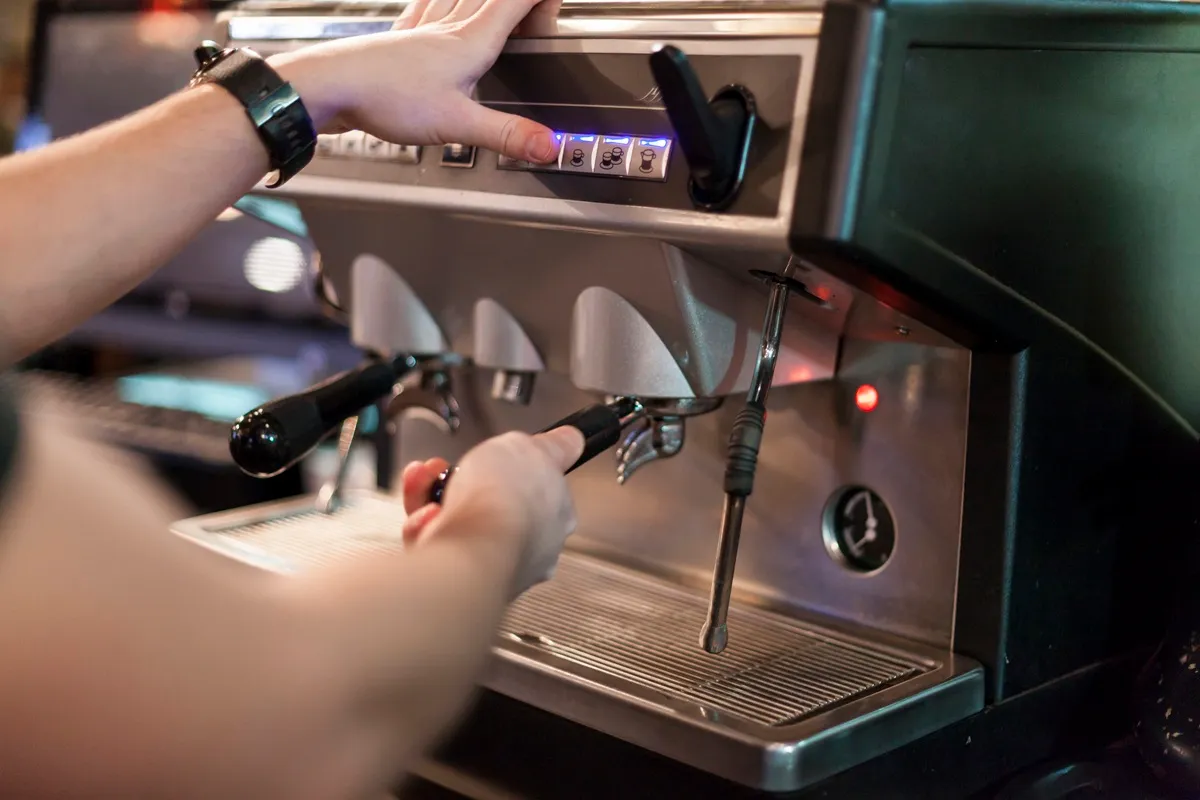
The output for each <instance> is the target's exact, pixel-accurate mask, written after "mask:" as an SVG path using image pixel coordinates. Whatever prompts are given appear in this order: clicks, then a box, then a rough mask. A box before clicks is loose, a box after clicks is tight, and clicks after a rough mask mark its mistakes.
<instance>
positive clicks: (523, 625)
mask: <svg viewBox="0 0 1200 800" xmlns="http://www.w3.org/2000/svg"><path fill="white" fill-rule="evenodd" d="M403 520H404V511H403V509H402V508H401V506H400V505H399V503H397V502H396V501H394V500H392V499H390V498H388V497H385V496H382V495H377V494H373V493H355V494H351V495H349V496H348V497H347V498H346V503H345V504H344V505H343V506H342V508H341V509H340V510H338V511H337V512H335V513H334V514H323V513H320V512H318V511H317V510H316V509H315V507H314V501H313V499H311V498H302V499H299V500H290V501H285V502H282V503H276V504H271V505H266V506H257V507H254V508H247V509H239V510H236V511H230V512H225V513H221V514H213V515H210V516H207V517H199V518H196V519H191V520H186V521H183V522H180V523H177V524H176V525H175V527H174V531H175V532H176V533H177V534H179V535H181V536H185V537H187V538H190V539H192V540H193V541H196V542H198V543H199V544H201V545H203V546H205V547H208V548H210V549H213V550H216V551H218V552H221V553H223V554H225V555H227V556H229V557H232V558H236V559H239V560H242V561H245V562H247V563H250V564H253V565H255V566H257V567H260V568H262V569H268V570H271V571H275V572H283V573H292V572H296V571H299V570H303V569H306V568H312V567H317V566H321V565H326V564H330V563H334V562H337V561H340V560H343V559H345V558H347V557H352V556H362V555H366V554H370V553H394V552H397V551H399V550H402V542H401V539H400V530H401V526H402V524H403ZM706 605H707V598H706V597H704V596H702V595H701V594H700V593H698V592H693V591H690V590H688V589H685V588H683V587H680V586H677V585H675V584H671V583H668V582H666V581H663V580H660V579H657V578H654V577H651V576H649V575H646V574H644V573H640V572H636V571H633V570H628V569H623V568H621V567H618V566H615V565H613V564H610V563H608V562H606V561H600V560H597V559H594V558H590V557H587V556H582V555H576V554H567V555H565V556H564V557H563V559H562V561H561V563H560V564H559V569H558V573H557V575H556V576H555V578H554V580H552V581H550V582H549V583H546V584H544V585H542V586H538V587H536V588H535V589H533V590H532V591H530V592H528V593H526V594H525V596H524V597H522V598H521V599H520V600H518V601H517V602H516V603H514V604H513V606H512V608H511V609H510V611H509V613H508V615H507V616H506V618H505V619H504V621H503V623H502V625H501V630H500V636H499V637H498V641H497V646H496V649H495V652H496V655H497V658H496V660H495V662H494V666H495V671H494V673H493V675H492V676H491V677H490V678H489V680H488V686H490V687H491V688H492V689H494V690H496V691H499V692H501V693H502V694H508V695H510V696H512V697H515V698H517V699H519V700H523V701H525V702H527V703H529V704H531V705H534V706H537V707H539V708H542V709H543V710H545V711H549V712H551V713H556V714H561V715H563V716H566V717H568V718H570V719H573V720H574V721H576V722H579V723H582V724H584V725H588V726H590V727H593V728H596V729H598V730H600V731H603V732H605V733H608V734H611V735H613V736H617V737H619V738H623V739H625V740H627V741H630V742H632V743H634V744H637V745H640V746H642V747H645V748H647V749H649V750H653V751H655V752H658V753H661V754H663V755H665V756H668V757H670V758H674V759H677V760H679V761H682V762H684V763H688V764H691V765H692V766H694V767H697V768H699V769H702V770H707V771H709V772H712V773H715V774H717V775H721V776H723V777H725V778H727V779H729V780H733V781H736V782H739V783H743V784H746V785H750V786H754V787H757V788H760V789H766V790H768V791H793V790H796V789H799V788H802V787H804V786H808V785H811V784H812V783H814V782H816V781H819V780H821V779H823V778H825V777H828V776H829V775H831V774H833V773H834V772H837V771H839V770H841V769H846V768H848V767H850V766H854V765H855V764H858V763H862V762H864V761H866V760H868V759H869V758H872V757H874V756H876V755H879V754H881V753H884V752H887V751H888V750H891V749H893V748H895V747H899V746H901V745H903V744H905V743H907V742H910V741H913V740H914V739H916V738H919V737H920V736H923V735H925V734H928V733H931V732H933V731H934V730H937V729H939V728H941V727H943V726H945V725H947V724H949V723H951V722H954V721H957V720H959V719H962V718H963V717H965V716H967V715H969V714H971V713H974V712H976V711H978V710H980V708H982V705H983V678H982V670H981V669H980V668H979V666H978V665H977V664H974V663H973V662H970V661H969V660H966V659H963V658H960V657H958V656H956V655H954V654H953V653H950V652H947V651H944V650H936V649H930V648H927V647H922V646H919V645H911V646H910V645H908V644H905V645H904V649H903V650H900V649H897V648H896V647H894V646H892V645H890V644H885V643H883V642H879V641H875V640H868V639H864V638H859V637H854V636H850V635H846V634H843V633H841V632H835V631H833V630H829V629H826V628H823V627H821V626H818V625H813V624H810V623H806V622H801V621H798V620H795V619H792V618H790V617H787V616H783V615H781V614H776V613H772V612H769V611H765V610H761V609H756V608H750V607H745V606H735V607H734V608H732V609H730V614H729V626H730V633H731V635H730V641H729V646H728V648H726V651H725V652H724V653H722V654H721V655H719V656H713V655H709V654H707V653H705V652H703V651H702V650H701V648H700V646H699V644H698V642H697V640H696V638H697V635H698V633H699V631H700V628H701V625H702V624H703V622H704V618H705V610H706Z"/></svg>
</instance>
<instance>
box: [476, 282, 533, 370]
mask: <svg viewBox="0 0 1200 800" xmlns="http://www.w3.org/2000/svg"><path fill="white" fill-rule="evenodd" d="M472 327H473V328H474V331H475V341H474V343H473V347H472V350H471V352H472V360H473V361H474V362H475V364H476V366H479V367H482V368H484V369H497V370H504V371H507V372H518V373H538V372H543V371H545V369H546V363H545V362H544V361H542V356H541V354H540V353H538V348H537V345H535V344H534V343H533V340H532V339H530V338H529V334H528V333H527V332H526V331H525V329H524V328H523V327H522V326H521V323H520V321H518V320H517V318H516V317H514V316H513V315H512V312H510V311H509V310H508V309H507V308H505V307H504V306H503V305H501V304H500V303H498V302H496V301H495V300H493V299H492V298H490V297H483V298H480V299H479V301H478V302H476V303H475V318H474V319H473V320H472Z"/></svg>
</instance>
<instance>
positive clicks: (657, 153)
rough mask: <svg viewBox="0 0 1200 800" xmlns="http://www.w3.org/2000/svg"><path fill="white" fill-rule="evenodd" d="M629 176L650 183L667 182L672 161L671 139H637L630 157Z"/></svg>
mask: <svg viewBox="0 0 1200 800" xmlns="http://www.w3.org/2000/svg"><path fill="white" fill-rule="evenodd" d="M629 159H630V161H629V175H630V176H631V177H634V178H642V179H644V180H648V181H665V180H666V179H667V164H668V162H669V161H670V160H671V140H670V139H643V138H639V139H637V141H636V143H635V144H634V146H633V152H632V153H630V156H629Z"/></svg>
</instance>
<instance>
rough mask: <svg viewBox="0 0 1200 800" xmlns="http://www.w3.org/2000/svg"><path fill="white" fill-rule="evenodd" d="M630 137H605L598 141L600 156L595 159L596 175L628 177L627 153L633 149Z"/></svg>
mask: <svg viewBox="0 0 1200 800" xmlns="http://www.w3.org/2000/svg"><path fill="white" fill-rule="evenodd" d="M633 141H634V140H633V137H632V136H605V137H603V138H601V140H600V154H599V156H598V157H597V159H596V172H597V174H601V175H603V174H612V175H628V174H629V151H630V148H632V147H633Z"/></svg>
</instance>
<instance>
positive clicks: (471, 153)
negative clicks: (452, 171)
mask: <svg viewBox="0 0 1200 800" xmlns="http://www.w3.org/2000/svg"><path fill="white" fill-rule="evenodd" d="M442 166H443V167H459V168H462V169H470V168H471V167H473V166H475V148H474V147H467V146H466V145H462V144H448V145H446V146H445V147H443V148H442Z"/></svg>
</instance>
